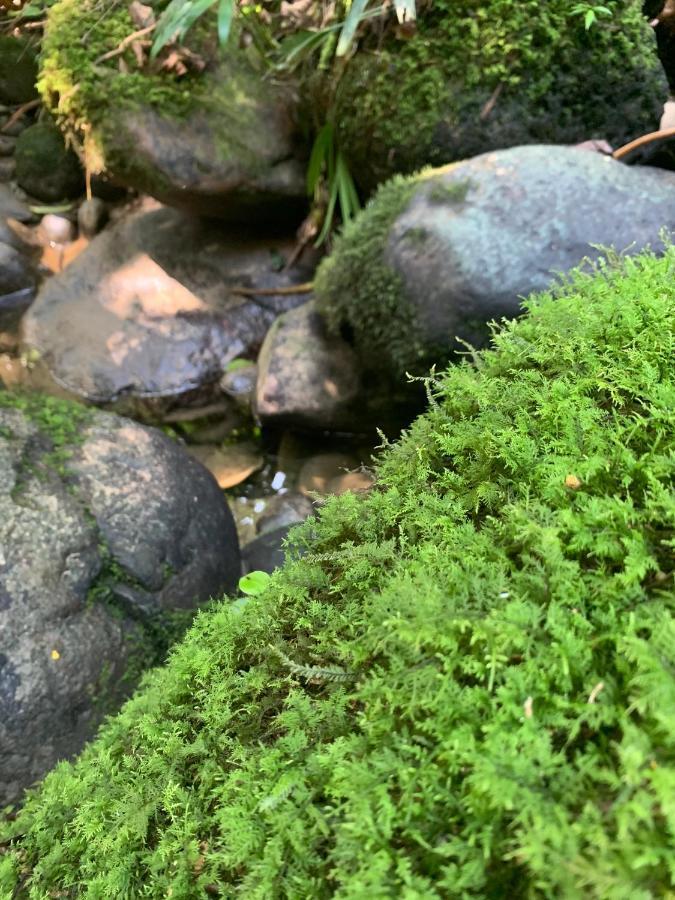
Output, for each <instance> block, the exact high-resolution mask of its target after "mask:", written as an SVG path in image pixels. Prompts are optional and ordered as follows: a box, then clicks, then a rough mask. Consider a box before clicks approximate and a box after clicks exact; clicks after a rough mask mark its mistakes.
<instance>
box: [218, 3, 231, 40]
mask: <svg viewBox="0 0 675 900" xmlns="http://www.w3.org/2000/svg"><path fill="white" fill-rule="evenodd" d="M233 17H234V0H220V4H219V5H218V40H219V41H220V43H221V44H226V43H227V39H228V38H229V36H230V29H231V28H232V19H233Z"/></svg>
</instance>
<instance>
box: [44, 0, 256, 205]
mask: <svg viewBox="0 0 675 900" xmlns="http://www.w3.org/2000/svg"><path fill="white" fill-rule="evenodd" d="M150 5H152V6H153V7H154V8H155V10H156V11H157V13H159V11H160V10H161V9H162V8H163V6H165V5H166V4H165V3H162V2H157V0H156V2H153V3H151V4H150ZM134 27H135V26H134V25H133V22H132V20H131V18H130V16H129V12H128V10H127V6H126V4H122V5H119V4H113V5H111V6H110V7H109V8H108V9H107V10H105V9H104V10H103V11H102V10H101V7H100V4H99V3H97V2H96V0H84V2H82V0H58V2H57V3H56V5H55V6H54V7H53V8H52V9H51V11H50V13H49V19H48V28H47V31H46V35H45V39H44V42H43V48H42V56H41V68H40V79H39V88H40V92H41V94H42V97H43V99H44V101H45V103H46V105H47V106H48V108H50V109H51V111H52V112H53V114H54V115H55V116H56V117H57V119H58V120H59V122H60V123H61V125H62V126H63V127H64V128H65V129H66V130H67V132H68V133H69V135H70V136H71V137H72V139H73V140H75V141H76V143H77V144H78V145H79V147H80V151H81V153H82V155H83V156H84V157H85V158H86V162H87V165H88V167H89V168H90V169H91V171H93V172H99V171H101V170H103V169H105V168H108V169H110V170H111V171H115V172H118V173H124V175H125V178H126V179H127V180H128V181H129V182H130V183H133V184H135V185H138V186H139V187H141V188H142V189H144V190H147V191H149V192H150V193H154V194H155V195H156V196H164V195H166V193H167V192H168V191H170V189H171V184H170V182H169V181H168V180H167V179H166V178H165V176H164V175H163V174H162V172H161V171H159V170H158V169H157V167H156V166H154V165H148V164H147V163H146V162H145V160H144V159H143V155H142V153H139V148H138V137H137V136H133V135H132V134H131V133H129V132H128V129H127V127H126V126H125V125H124V122H125V119H126V117H127V116H128V113H129V111H130V110H137V111H139V112H142V113H143V115H148V114H151V113H152V112H153V111H157V112H158V113H160V114H161V116H162V118H163V119H169V120H172V119H173V120H175V122H177V123H181V124H182V123H184V122H185V121H187V120H188V119H190V118H191V117H194V116H198V114H199V111H200V110H202V109H211V110H218V111H219V114H218V115H217V116H214V117H212V119H213V122H214V123H215V125H216V128H215V129H214V130H213V131H211V133H212V134H213V135H214V136H215V138H216V152H217V153H218V155H219V156H220V158H221V159H223V160H227V159H231V158H232V157H235V158H236V159H237V160H239V161H240V162H245V163H246V164H247V165H249V167H253V169H252V171H253V170H254V169H255V166H256V165H257V166H259V167H262V165H263V163H262V162H261V161H260V156H259V154H257V153H256V152H255V151H256V149H262V150H263V153H264V150H265V135H264V134H261V133H260V129H259V128H258V127H255V122H256V119H255V108H254V107H255V104H254V103H252V102H251V101H252V99H253V98H255V99H256V100H257V99H258V98H263V97H267V95H268V94H269V86H268V85H265V84H263V83H262V79H260V78H256V77H255V76H256V71H257V69H259V68H260V65H261V61H260V59H259V57H258V55H257V53H256V51H255V50H254V49H250V50H242V51H235V50H233V47H234V46H235V45H236V36H233V37H232V38H231V41H230V44H229V45H228V48H226V49H225V50H223V51H219V50H218V48H217V41H216V37H215V12H213V13H211V14H207V15H206V16H203V17H202V19H201V20H200V21H199V23H198V25H197V26H196V27H193V28H192V29H191V31H190V35H189V40H188V43H189V46H190V49H192V50H193V51H195V52H196V53H197V54H199V55H202V56H203V57H204V58H205V59H206V60H207V61H209V65H208V67H207V70H206V72H205V73H204V74H203V75H198V74H189V75H187V76H183V77H176V76H174V75H173V74H171V73H166V72H156V71H152V70H151V69H148V70H143V71H140V70H139V69H138V68H137V62H136V60H135V57H134V54H133V51H132V50H129V51H128V52H127V53H126V54H124V59H125V61H126V63H127V65H128V67H129V69H130V71H128V72H125V73H122V72H120V70H119V60H120V58H119V56H116V57H114V58H112V59H110V60H101V57H103V56H105V54H106V53H109V52H110V51H111V50H114V49H115V48H117V47H118V46H119V44H120V42H121V41H122V40H123V39H124V38H125V37H126V36H128V35H129V34H130V33H131V32H132V31H133V30H134ZM83 36H84V37H83ZM218 62H219V63H222V66H220V65H217V64H216V63H218ZM223 66H224V67H225V71H223V68H222V67H223Z"/></svg>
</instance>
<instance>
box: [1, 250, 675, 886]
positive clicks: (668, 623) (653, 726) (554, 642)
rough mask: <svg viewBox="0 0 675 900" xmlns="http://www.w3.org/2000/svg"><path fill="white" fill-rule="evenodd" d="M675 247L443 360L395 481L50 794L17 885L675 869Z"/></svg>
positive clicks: (27, 818) (417, 881)
mask: <svg viewBox="0 0 675 900" xmlns="http://www.w3.org/2000/svg"><path fill="white" fill-rule="evenodd" d="M674 267H675V250H672V249H671V250H669V251H668V252H667V254H666V255H665V257H664V258H662V259H655V258H652V257H649V256H643V257H641V258H633V259H629V260H627V261H626V262H625V263H624V264H623V266H622V268H621V269H620V270H617V271H609V270H608V271H606V272H605V273H604V274H600V275H598V276H596V277H594V278H590V277H588V276H576V277H575V278H574V279H572V281H571V283H570V284H568V285H567V287H566V288H565V289H564V290H561V291H560V292H559V294H558V295H557V296H555V297H554V296H553V295H551V294H547V295H545V296H542V297H539V298H536V299H534V300H531V301H530V302H529V303H528V308H529V314H528V315H527V316H525V317H524V318H523V319H521V320H519V321H517V322H513V323H510V324H508V325H507V326H506V327H505V328H504V330H503V331H502V332H501V333H500V334H498V335H497V336H496V338H495V348H494V349H493V350H490V351H486V352H482V353H479V354H477V355H476V360H475V365H469V364H462V365H459V366H456V367H454V368H452V369H450V370H449V371H448V372H447V373H446V374H445V375H444V376H443V377H442V378H440V380H438V381H437V382H434V383H433V384H431V385H430V391H431V394H432V398H433V403H432V407H431V408H430V410H429V412H428V413H427V414H426V415H425V416H423V417H422V418H421V419H419V420H418V421H417V422H416V423H415V424H414V426H413V427H412V428H411V429H410V431H409V432H408V433H407V434H406V435H405V436H404V437H403V439H402V440H401V442H400V443H399V444H398V445H397V446H396V447H394V448H391V449H389V450H387V451H386V453H385V455H384V457H383V460H382V464H381V466H380V469H379V483H378V487H377V489H376V490H374V491H373V492H371V494H370V495H368V496H367V497H363V496H358V495H349V494H347V495H344V496H342V497H339V498H336V499H334V500H332V501H331V502H329V503H328V504H326V506H325V507H324V508H323V510H322V513H321V515H320V518H319V520H318V521H314V522H312V523H311V525H308V526H306V527H305V528H304V529H303V530H301V531H299V532H296V533H295V536H294V538H293V545H294V547H295V549H296V551H300V550H304V555H302V556H300V555H299V552H296V554H295V555H294V556H293V558H292V559H291V560H290V562H289V563H288V564H287V565H286V566H285V567H284V568H283V569H282V570H281V571H279V572H277V573H276V574H275V575H274V576H273V578H272V580H271V582H270V586H269V587H268V589H267V590H266V592H265V593H264V594H263V595H261V596H260V597H256V598H251V599H249V600H247V601H246V602H245V603H244V604H241V603H240V604H237V605H235V606H231V605H230V604H227V603H225V604H223V605H221V606H220V607H218V608H217V609H215V610H213V611H211V612H209V613H207V614H201V615H200V616H199V618H198V620H197V622H196V624H195V626H194V627H193V629H192V630H191V631H190V633H189V634H188V636H187V637H186V639H185V641H184V642H183V643H182V644H181V645H179V646H178V647H177V648H176V649H175V650H174V651H173V653H172V656H171V658H170V660H169V663H168V665H167V667H166V668H165V669H162V670H156V671H155V672H153V673H152V674H151V675H150V676H149V677H148V678H147V679H146V681H145V683H144V685H143V688H142V689H141V690H140V692H138V693H137V695H136V696H135V697H134V698H133V699H132V700H131V701H130V702H129V703H128V704H127V705H126V706H125V708H124V709H123V711H122V712H121V714H120V715H118V716H117V717H115V718H113V719H111V720H109V722H108V723H107V724H106V725H105V727H104V728H103V730H102V732H101V733H100V735H99V737H98V738H97V740H96V741H95V742H94V743H93V744H92V745H90V747H89V748H88V749H87V750H86V751H85V752H84V754H83V755H82V756H81V758H80V759H79V761H77V762H76V763H74V764H73V765H61V766H59V767H58V768H57V769H56V770H55V771H54V772H53V773H52V774H51V775H49V776H48V777H47V779H46V780H45V782H44V783H43V785H42V786H41V787H40V788H39V789H38V790H36V791H35V792H33V793H32V794H31V795H30V796H29V798H28V799H27V802H26V805H25V807H24V809H23V810H22V811H21V812H20V813H19V815H18V818H17V819H16V821H15V822H14V823H11V824H10V826H9V828H8V829H7V830H6V831H7V833H6V835H5V840H7V841H8V842H9V843H8V844H6V845H4V850H3V854H4V855H3V856H1V857H0V885H1V886H2V889H3V890H4V892H5V894H6V895H7V896H13V897H15V898H23V897H29V896H31V897H42V896H45V897H46V896H48V895H50V894H51V893H54V892H56V891H59V892H61V893H68V892H73V893H74V894H77V895H82V896H89V897H92V898H93V897H101V898H107V897H133V896H137V895H143V896H147V897H151V898H153V897H156V898H164V897H166V896H167V895H171V896H173V897H180V898H193V897H194V898H197V897H201V896H203V895H205V894H209V895H211V894H213V895H220V896H222V897H235V896H242V897H247V898H248V897H250V898H271V897H280V898H281V897H303V898H304V897H312V898H327V897H410V898H413V897H415V898H416V897H424V898H447V897H454V896H462V897H466V898H470V897H474V898H481V900H482V898H493V897H494V898H498V897H499V898H501V897H513V898H525V897H530V898H534V897H542V898H543V897H570V898H573V897H581V896H584V897H588V898H596V900H606V898H617V900H619V898H625V897H631V898H633V897H635V898H645V900H646V898H651V897H665V896H669V894H670V893H672V891H673V888H675V881H674V875H673V869H672V848H673V843H674V841H675V823H674V822H673V817H672V786H673V779H674V778H675V712H674V710H675V655H674V650H675V623H674V621H673V612H674V608H675V589H674V586H673V549H674V541H675V536H674V524H675V492H674V491H673V472H674V469H673V455H672V454H673V446H674V444H675V386H674V384H673V377H672V374H673V348H674V334H675V291H674V290H673V277H672V273H673V269H674Z"/></svg>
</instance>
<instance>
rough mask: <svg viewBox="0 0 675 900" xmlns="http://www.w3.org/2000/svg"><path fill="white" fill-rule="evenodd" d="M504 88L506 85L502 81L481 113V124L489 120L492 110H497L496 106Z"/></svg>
mask: <svg viewBox="0 0 675 900" xmlns="http://www.w3.org/2000/svg"><path fill="white" fill-rule="evenodd" d="M503 87H504V85H503V84H502V82H501V81H500V82H499V84H498V85H497V87H496V88H495V89H494V91H493V92H492V96H491V97H490V99H489V100H488V101H487V103H486V104H485V106H484V107H483V108H482V110H481V111H480V116H479V119H480V120H481V122H484V121H485V120H486V119H487V118H488V116H489V115H490V113H491V112H492V110H493V109H494V108H495V104H496V103H497V100H499V95H500V94H501V92H502V88H503Z"/></svg>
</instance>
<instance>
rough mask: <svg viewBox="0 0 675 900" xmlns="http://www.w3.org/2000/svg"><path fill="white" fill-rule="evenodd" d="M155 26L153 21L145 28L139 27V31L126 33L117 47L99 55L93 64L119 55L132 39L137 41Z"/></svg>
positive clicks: (155, 23) (131, 42)
mask: <svg viewBox="0 0 675 900" xmlns="http://www.w3.org/2000/svg"><path fill="white" fill-rule="evenodd" d="M156 27H157V22H153V23H152V25H147V26H146V27H145V28H141V29H140V30H139V31H134V32H133V34H128V35H127V36H126V37H125V38H124V40H123V41H120V43H119V44H118V46H117V47H115V49H114V50H109V51H108V52H107V53H104V54H103V56H99V58H98V59H95V60H94V65H95V66H97V65H98V64H99V63H102V62H105V61H106V60H107V59H113V58H114V57H115V56H120V55H121V54H122V53H124V51H125V50H126V49H127V47H128V46H129V45H130V44H133V42H134V41H137V40H138V39H139V38H142V37H145V35H146V34H150V32H151V31H154V30H155V28H156Z"/></svg>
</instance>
